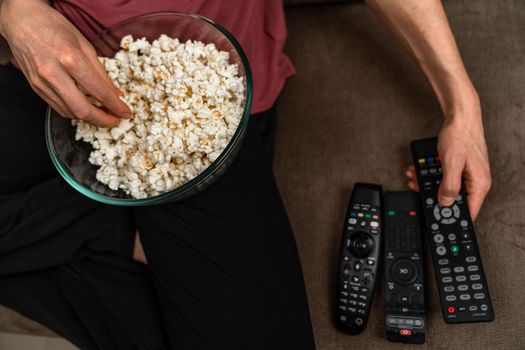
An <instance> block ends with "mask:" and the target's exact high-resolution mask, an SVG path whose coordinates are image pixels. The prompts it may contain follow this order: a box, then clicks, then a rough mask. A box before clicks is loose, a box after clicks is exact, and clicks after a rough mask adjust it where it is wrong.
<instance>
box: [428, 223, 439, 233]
mask: <svg viewBox="0 0 525 350" xmlns="http://www.w3.org/2000/svg"><path fill="white" fill-rule="evenodd" d="M430 228H431V229H432V231H437V230H439V225H438V224H436V223H433V224H432V225H430Z"/></svg>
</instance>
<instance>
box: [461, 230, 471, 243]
mask: <svg viewBox="0 0 525 350" xmlns="http://www.w3.org/2000/svg"><path fill="white" fill-rule="evenodd" d="M461 238H462V239H463V240H465V241H466V240H467V239H470V233H468V232H462V233H461Z"/></svg>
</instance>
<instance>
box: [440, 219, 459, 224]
mask: <svg viewBox="0 0 525 350" xmlns="http://www.w3.org/2000/svg"><path fill="white" fill-rule="evenodd" d="M455 222H456V219H454V218H450V219H443V220H441V223H442V224H445V225H450V224H453V223H455Z"/></svg>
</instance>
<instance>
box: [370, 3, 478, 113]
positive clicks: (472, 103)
mask: <svg viewBox="0 0 525 350" xmlns="http://www.w3.org/2000/svg"><path fill="white" fill-rule="evenodd" d="M366 2H367V3H368V5H369V6H370V7H371V8H372V9H373V10H374V11H375V12H376V14H377V15H378V16H379V18H380V19H381V20H382V22H383V23H384V24H385V26H386V27H387V28H388V29H390V31H391V32H392V33H393V34H394V35H395V36H396V38H397V39H398V40H399V41H400V42H401V44H402V45H403V46H404V47H405V48H406V49H407V50H408V52H409V53H410V54H411V56H412V57H413V58H414V59H415V61H416V62H417V63H418V64H419V66H420V67H421V69H422V70H423V72H424V73H425V75H426V77H427V79H428V80H429V82H430V84H431V85H432V88H433V89H434V91H435V93H436V95H437V97H438V99H439V102H440V105H441V108H442V110H443V113H444V116H445V118H451V117H455V116H462V117H464V118H478V117H480V113H473V112H472V109H476V108H479V100H478V95H477V93H476V90H475V89H474V87H473V85H472V83H471V81H470V78H469V76H468V74H467V72H466V70H465V67H464V65H463V62H462V60H461V56H460V54H459V51H458V48H457V46H456V42H455V40H454V36H453V34H452V31H451V29H450V26H449V24H448V20H447V17H446V14H445V11H444V9H443V6H442V4H441V1H440V0H367V1H366Z"/></svg>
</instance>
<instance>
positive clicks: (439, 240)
mask: <svg viewBox="0 0 525 350" xmlns="http://www.w3.org/2000/svg"><path fill="white" fill-rule="evenodd" d="M444 239H445V238H444V237H443V235H442V234H440V233H438V234H437V235H434V242H436V243H437V244H439V243H443V240H444Z"/></svg>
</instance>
